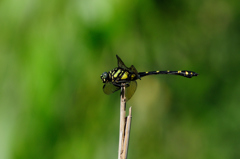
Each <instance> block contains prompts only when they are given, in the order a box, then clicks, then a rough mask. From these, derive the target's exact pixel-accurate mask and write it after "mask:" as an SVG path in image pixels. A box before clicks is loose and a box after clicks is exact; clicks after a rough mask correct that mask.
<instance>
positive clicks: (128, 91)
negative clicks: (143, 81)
mask: <svg viewBox="0 0 240 159" xmlns="http://www.w3.org/2000/svg"><path fill="white" fill-rule="evenodd" d="M128 85H129V86H128V87H126V91H125V96H126V101H128V100H130V99H131V98H132V96H133V94H134V93H135V91H136V89H137V82H136V81H131V82H130V83H129V84H128Z"/></svg>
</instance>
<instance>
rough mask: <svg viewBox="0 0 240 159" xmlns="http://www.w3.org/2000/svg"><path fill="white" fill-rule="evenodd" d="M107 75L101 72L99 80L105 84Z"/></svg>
mask: <svg viewBox="0 0 240 159" xmlns="http://www.w3.org/2000/svg"><path fill="white" fill-rule="evenodd" d="M108 77H109V76H108V73H107V72H103V73H102V75H101V79H102V81H103V83H105V82H107V81H108Z"/></svg>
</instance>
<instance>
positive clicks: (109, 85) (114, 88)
mask: <svg viewBox="0 0 240 159" xmlns="http://www.w3.org/2000/svg"><path fill="white" fill-rule="evenodd" d="M120 88H121V87H117V86H114V85H113V84H112V82H107V83H105V84H104V85H103V92H104V93H105V94H107V95H109V94H112V93H114V92H116V91H118V90H119V89H120Z"/></svg>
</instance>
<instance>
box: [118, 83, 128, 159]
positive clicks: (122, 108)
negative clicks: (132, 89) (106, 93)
mask: <svg viewBox="0 0 240 159" xmlns="http://www.w3.org/2000/svg"><path fill="white" fill-rule="evenodd" d="M120 102H121V103H120V128H119V145H118V159H122V158H121V154H122V152H123V145H124V129H125V115H126V97H125V86H124V84H123V83H122V87H121V101H120Z"/></svg>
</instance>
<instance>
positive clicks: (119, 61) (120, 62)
mask: <svg viewBox="0 0 240 159" xmlns="http://www.w3.org/2000/svg"><path fill="white" fill-rule="evenodd" d="M116 56H117V60H118V67H120V68H123V69H125V70H129V68H128V67H127V66H125V64H124V63H123V61H122V60H121V59H120V57H119V56H118V55H116Z"/></svg>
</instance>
